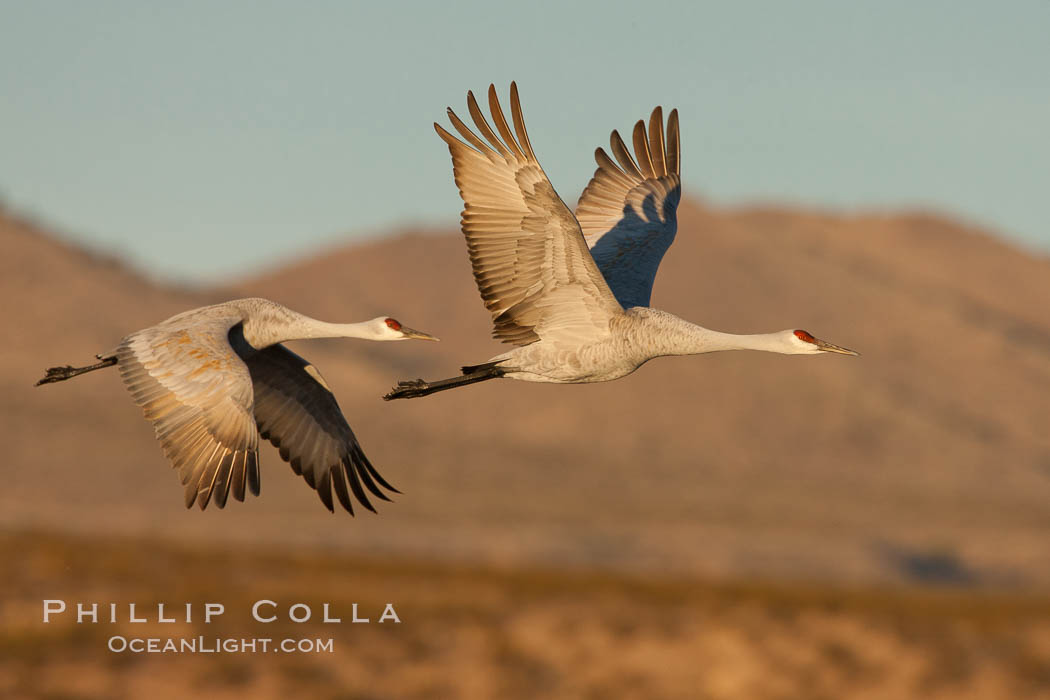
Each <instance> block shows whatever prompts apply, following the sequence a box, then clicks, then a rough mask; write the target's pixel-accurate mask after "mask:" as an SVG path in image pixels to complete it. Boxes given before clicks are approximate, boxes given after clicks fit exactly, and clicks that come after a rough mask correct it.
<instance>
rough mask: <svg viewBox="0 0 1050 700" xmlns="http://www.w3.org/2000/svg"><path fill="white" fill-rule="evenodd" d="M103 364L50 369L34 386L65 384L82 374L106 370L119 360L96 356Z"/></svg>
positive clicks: (113, 356) (113, 357)
mask: <svg viewBox="0 0 1050 700" xmlns="http://www.w3.org/2000/svg"><path fill="white" fill-rule="evenodd" d="M95 357H97V358H98V359H99V360H101V362H98V363H96V364H93V365H88V366H87V367H73V366H72V365H65V366H63V367H48V368H47V371H46V373H45V374H44V376H43V378H42V379H39V380H37V383H36V384H34V385H33V386H40V385H41V384H53V383H54V382H64V381H65V380H67V379H72V378H73V377H76V376H79V375H81V374H87V373H88V372H94V371H95V370H96V369H104V368H106V367H112V366H113V365H115V364H117V358H116V356H115V355H111V356H108V357H105V356H102V355H95Z"/></svg>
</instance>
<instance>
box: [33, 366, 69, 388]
mask: <svg viewBox="0 0 1050 700" xmlns="http://www.w3.org/2000/svg"><path fill="white" fill-rule="evenodd" d="M76 370H77V368H76V367H74V366H73V365H66V366H64V367H48V369H47V374H45V375H44V378H43V379H41V380H40V381H38V382H37V383H36V384H34V385H33V386H40V385H41V384H51V383H52V382H61V381H65V380H66V379H69V378H71V377H75V376H77V375H78V374H79V372H77V371H76Z"/></svg>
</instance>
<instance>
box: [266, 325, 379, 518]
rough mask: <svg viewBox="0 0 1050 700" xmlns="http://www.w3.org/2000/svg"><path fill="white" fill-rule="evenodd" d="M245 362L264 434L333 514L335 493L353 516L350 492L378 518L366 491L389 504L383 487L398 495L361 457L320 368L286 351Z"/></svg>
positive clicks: (273, 349) (272, 348)
mask: <svg viewBox="0 0 1050 700" xmlns="http://www.w3.org/2000/svg"><path fill="white" fill-rule="evenodd" d="M245 361H246V362H247V365H248V371H249V372H250V373H251V380H252V385H253V386H254V387H255V419H256V421H257V422H258V427H259V433H260V434H261V435H262V437H263V438H264V439H268V440H269V441H270V442H272V443H273V444H274V446H275V447H277V448H278V450H280V453H281V458H282V459H284V460H285V461H286V462H288V463H289V464H291V465H292V469H294V470H295V473H296V474H300V475H302V477H303V478H304V479H305V480H306V483H307V484H309V485H310V488H312V489H316V491H317V494H318V495H319V496H320V497H321V502H322V503H324V504H325V507H327V508H328V510H330V511H334V507H333V501H332V490H333V488H334V490H335V495H336V497H337V498H338V499H339V503H341V504H342V506H343V508H345V509H346V510H347V512H349V513H350V514H351V515H353V514H354V508H353V506H352V505H351V501H350V492H353V494H354V497H355V498H356V499H357V501H358V502H359V503H360V504H361V505H363V506H364V507H365V508H367V509H368V510H370V511H373V512H375V508H373V507H372V504H371V503H369V501H368V496H367V495H366V494H365V489H367V490H368V491H371V492H372V494H373V495H375V496H376V497H377V498H381V499H383V500H384V501H388V500H390V499H389V498H387V496H386V495H385V494H384V493H383V491H382V490H381V489H380V486H382V487H383V488H386V489H388V490H390V491H393V492H395V493H398V491H397V489H395V488H394V487H393V486H391V485H390V484H388V483H387V482H386V481H385V480H384V479H383V477H381V476H380V475H379V473H378V472H377V471H376V470H375V468H374V467H373V466H372V464H371V463H370V462H369V461H368V458H367V457H365V453H364V452H362V451H361V445H360V443H358V441H357V438H356V437H355V436H354V433H353V431H352V430H350V426H349V425H348V424H347V422H346V419H345V418H344V417H343V413H342V411H340V410H339V404H338V403H336V400H335V396H333V395H332V391H331V390H330V389H329V388H328V384H326V383H325V381H324V378H323V377H321V374H320V373H319V372H318V371H317V368H315V367H314V366H313V365H312V364H310V363H309V362H307V361H306V360H304V359H303V358H302V357H300V356H299V355H296V354H295V353H294V352H292V351H291V350H289V349H288V348H286V347H284V346H282V345H272V346H270V347H268V348H266V349H265V350H262V351H259V352H257V353H252V354H249V355H247V356H246V359H245ZM348 486H349V489H348ZM362 486H363V487H362Z"/></svg>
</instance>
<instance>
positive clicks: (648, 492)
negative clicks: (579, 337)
mask: <svg viewBox="0 0 1050 700" xmlns="http://www.w3.org/2000/svg"><path fill="white" fill-rule="evenodd" d="M0 241H3V249H4V251H5V255H4V256H2V259H0V272H2V275H0V285H3V296H4V298H5V299H8V300H9V305H8V314H9V323H8V328H9V329H10V331H9V337H8V339H7V342H6V343H4V345H3V353H4V359H5V361H4V362H3V363H2V364H0V386H2V387H3V390H4V395H5V397H6V399H5V401H4V402H3V408H2V417H3V419H4V425H5V426H6V427H7V435H6V439H5V447H6V451H7V459H6V465H7V472H8V474H9V487H8V488H7V489H5V490H4V492H3V493H0V523H2V525H3V526H4V527H5V528H8V529H13V528H23V527H44V528H56V529H73V530H77V531H80V532H83V531H85V530H88V531H92V530H94V531H98V532H100V533H101V532H109V533H120V532H127V531H135V532H146V533H153V534H159V535H162V536H167V537H172V538H202V539H209V540H210V539H216V538H220V539H224V540H231V541H237V542H243V543H245V544H247V545H255V546H271V545H273V544H277V545H286V546H309V547H325V548H333V549H345V550H349V551H355V552H368V553H388V554H392V555H396V556H405V557H410V556H411V557H415V556H422V557H435V558H443V559H448V558H452V559H462V560H471V561H474V560H477V561H485V562H490V563H491V562H494V563H501V562H506V563H519V562H532V563H541V564H545V565H556V566H570V567H592V566H596V567H610V568H617V569H629V570H643V571H644V570H653V571H656V570H658V571H664V572H680V573H687V574H703V575H713V576H730V575H739V574H753V575H761V576H768V577H788V578H792V577H794V578H820V579H831V580H839V581H851V580H853V581H895V580H907V579H914V578H932V579H936V578H937V577H938V576H940V577H942V578H945V579H946V580H950V581H952V582H958V583H964V584H989V585H997V584H1009V585H1037V584H1038V585H1045V584H1046V583H1048V582H1050V559H1048V558H1047V557H1046V556H1045V553H1046V552H1047V551H1050V431H1048V430H1047V416H1048V408H1050V400H1048V397H1050V314H1048V313H1047V309H1048V308H1050V261H1048V260H1047V259H1046V258H1043V257H1037V256H1032V255H1029V254H1026V253H1024V252H1023V251H1020V250H1018V249H1016V248H1013V247H1010V246H1009V245H1007V244H1005V243H1003V242H1001V241H999V240H997V239H995V238H993V237H992V236H990V235H988V234H987V233H985V232H982V231H980V230H977V229H974V228H972V227H967V226H964V225H961V224H959V223H956V222H952V221H949V220H946V219H943V218H940V217H936V216H930V215H922V214H907V215H899V216H895V215H853V216H850V215H839V214H834V215H832V214H824V213H820V212H816V211H811V210H793V209H787V208H782V207H749V208H744V209H737V210H720V209H714V208H709V207H707V206H704V205H703V204H701V203H699V202H697V201H696V200H686V201H685V202H683V205H682V207H681V210H680V213H679V232H678V238H677V240H676V242H675V244H674V245H673V246H672V247H671V249H670V251H669V252H668V254H667V256H666V258H665V260H664V263H663V265H662V267H661V271H660V274H659V276H658V277H657V280H656V285H655V288H654V293H653V304H654V306H657V307H659V308H662V309H665V310H667V311H670V312H672V313H675V314H678V315H680V316H682V317H683V318H686V319H688V320H690V321H693V322H696V323H699V324H701V325H704V326H708V327H711V328H716V329H719V330H725V331H732V332H762V331H772V330H780V329H784V328H804V329H806V330H809V331H810V332H812V333H814V334H815V335H817V336H818V337H821V338H825V339H827V340H829V341H831V342H834V343H839V344H842V345H845V346H847V347H851V348H855V349H857V350H859V351H860V352H861V353H862V355H863V356H862V357H861V358H859V359H852V358H845V357H820V358H807V357H801V358H794V357H780V356H769V355H765V354H760V353H720V354H713V355H709V356H702V357H690V358H673V359H660V360H656V361H654V362H651V363H649V364H647V365H646V366H645V367H643V368H641V369H640V370H639V371H638V372H636V373H635V374H633V375H631V376H629V377H627V378H625V379H623V380H619V381H617V382H611V383H608V384H603V385H594V386H564V387H562V386H534V385H527V384H524V383H520V382H511V381H509V380H500V381H495V382H489V383H487V384H485V385H478V386H474V387H468V388H465V389H459V390H456V391H451V392H447V393H444V394H440V395H436V396H433V397H428V398H424V399H418V400H411V401H402V402H395V403H384V402H382V401H381V400H380V399H379V396H380V395H381V394H382V393H383V392H384V391H386V390H387V389H388V388H389V387H390V386H391V385H392V384H393V383H394V382H396V381H397V380H398V379H403V378H411V377H416V376H425V377H427V378H440V377H444V376H451V375H452V374H454V373H455V372H456V371H457V369H458V367H459V365H461V364H465V363H471V362H476V361H479V360H484V359H486V358H488V357H489V356H491V355H492V354H494V353H495V352H496V351H497V350H498V348H499V347H501V346H499V345H498V344H496V343H495V342H494V341H492V340H491V339H490V330H491V328H490V326H489V319H488V312H487V311H486V310H485V308H484V306H483V305H482V303H481V301H480V298H479V296H478V293H477V289H476V288H475V286H474V283H473V280H472V278H471V274H470V265H469V261H468V259H467V255H466V251H465V247H464V245H463V242H462V237H461V236H460V235H459V234H458V233H457V232H455V231H449V232H448V233H447V234H433V233H430V234H428V235H418V234H412V233H405V234H402V235H399V236H397V237H392V238H386V239H381V240H376V241H372V242H369V243H366V244H362V245H356V246H346V247H343V248H333V249H329V250H327V251H325V252H324V254H323V255H321V256H318V257H304V258H303V259H300V260H297V261H293V262H291V263H289V264H288V265H287V266H286V267H283V268H280V269H275V270H272V271H269V272H267V273H265V274H262V275H259V276H257V277H255V278H251V279H246V280H243V281H240V282H236V283H234V284H231V285H230V286H229V287H227V288H224V289H205V290H196V289H181V288H174V287H170V286H160V285H156V284H154V283H152V282H151V281H149V280H148V279H147V278H145V277H143V276H141V275H139V274H137V273H136V272H134V271H133V270H130V269H129V268H127V267H124V266H122V265H119V264H115V263H114V262H113V261H112V260H107V259H104V258H99V256H97V255H90V254H86V253H84V252H83V251H80V250H78V249H77V248H76V247H74V246H72V245H70V244H68V243H63V242H60V241H58V240H56V239H55V238H54V237H52V236H50V235H48V234H47V233H46V232H43V231H39V230H37V229H36V228H34V227H33V226H31V225H27V224H26V223H24V222H20V221H18V220H16V219H13V218H11V217H9V216H4V215H0ZM248 295H258V296H265V297H269V298H272V299H275V300H277V301H280V302H281V303H284V304H287V305H288V306H291V307H292V308H295V309H297V310H300V311H302V312H304V313H307V314H310V315H312V316H316V317H318V318H323V319H326V320H333V321H335V320H346V321H352V320H361V319H365V318H370V317H373V316H376V315H379V314H388V315H391V316H394V317H396V318H398V319H399V320H401V321H402V322H403V323H406V324H408V325H410V326H412V327H414V328H419V329H421V330H425V331H427V332H430V333H433V334H435V335H438V336H439V337H441V338H442V342H441V343H437V344H429V343H428V344H425V347H420V346H421V345H424V344H412V343H395V344H377V343H364V342H353V341H314V342H310V343H297V344H293V346H292V347H293V348H295V349H296V350H297V351H299V352H301V353H302V354H304V355H306V356H307V357H309V358H310V359H311V360H313V361H314V362H315V363H316V364H317V366H318V367H319V368H320V369H321V371H322V372H323V373H324V375H325V376H326V378H327V379H328V381H329V383H330V384H331V385H332V386H333V388H334V390H335V393H336V396H337V397H338V399H339V401H340V404H341V405H342V406H343V409H344V411H345V413H346V414H347V416H348V418H349V420H350V423H351V425H352V426H353V427H354V429H355V431H356V432H357V433H358V435H359V436H360V438H361V440H362V442H363V445H364V448H365V450H366V452H367V453H368V454H369V456H370V457H371V459H372V460H373V461H374V462H375V463H376V464H377V466H378V467H379V468H380V469H381V470H382V472H383V474H384V475H386V476H388V477H389V478H390V479H391V480H392V481H393V483H394V485H395V486H398V487H399V488H400V489H401V490H402V491H404V495H403V496H401V497H399V498H398V499H397V502H396V503H393V504H382V507H381V509H380V515H379V516H378V517H376V516H372V515H371V514H367V513H366V514H364V515H360V516H358V517H356V518H354V519H350V518H348V517H345V516H332V515H330V514H329V513H328V512H327V511H325V510H324V509H323V508H322V507H321V505H320V503H319V502H318V501H317V498H316V495H314V494H313V493H311V491H310V490H309V489H308V488H307V487H306V486H305V485H304V484H302V483H301V480H300V479H299V478H298V477H295V476H294V475H293V474H292V473H291V470H290V469H289V468H288V467H287V465H285V464H283V463H281V462H280V461H279V460H278V459H276V455H274V454H270V452H271V451H270V450H269V448H268V447H264V449H263V455H264V458H263V475H262V482H263V484H262V496H261V497H260V498H258V499H250V500H249V501H248V502H247V503H244V504H240V503H234V504H232V505H230V506H228V507H227V509H226V510H225V511H218V510H213V509H211V508H209V510H208V511H206V512H204V513H200V512H198V511H190V512H187V511H185V510H184V509H183V508H182V505H181V488H180V486H179V484H178V483H177V479H176V475H175V474H174V472H172V471H171V470H170V469H169V467H168V466H167V464H166V463H165V461H164V458H163V455H162V454H161V451H160V449H159V447H158V446H157V445H156V443H155V441H154V440H153V436H152V431H151V429H150V427H149V426H148V425H147V424H146V422H145V421H143V420H142V419H141V416H140V415H139V411H138V409H137V408H136V407H135V406H134V405H133V404H132V403H131V401H130V399H129V398H128V397H127V396H126V395H125V393H124V391H123V389H122V388H121V386H120V382H119V378H118V377H117V375H116V373H114V372H99V373H94V374H92V375H88V376H86V377H83V378H80V379H78V380H77V381H73V382H68V383H64V384H60V385H53V386H47V387H42V388H37V389H34V388H33V387H32V386H31V385H32V382H33V381H35V379H37V378H38V376H39V375H40V374H41V373H42V372H43V369H44V368H45V367H47V366H50V365H57V364H67V363H72V364H78V363H82V362H87V361H90V360H91V358H92V355H93V354H94V353H95V352H100V351H104V350H107V349H109V348H111V347H113V345H115V344H116V342H117V341H118V340H119V339H120V337H121V336H122V335H124V334H125V333H127V332H130V331H132V330H135V329H138V328H141V327H144V326H147V325H150V324H152V323H155V322H156V321H159V320H161V319H163V318H165V317H167V316H169V315H171V314H174V313H176V312H178V311H180V310H183V309H186V308H190V307H192V306H198V305H202V304H206V303H211V302H214V301H219V300H222V299H226V298H232V297H234V296H248Z"/></svg>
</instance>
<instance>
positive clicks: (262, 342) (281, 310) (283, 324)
mask: <svg viewBox="0 0 1050 700" xmlns="http://www.w3.org/2000/svg"><path fill="white" fill-rule="evenodd" d="M374 337H375V332H374V331H372V330H371V327H370V325H369V323H368V322H367V321H366V322H363V323H328V322H326V321H318V320H317V319H316V318H310V317H309V316H304V315H303V314H300V313H297V312H295V311H292V310H291V309H287V308H285V307H282V306H278V305H276V304H275V305H273V307H266V308H261V309H258V308H257V309H254V310H253V311H252V313H251V314H248V317H247V318H246V319H245V321H244V339H245V340H247V341H248V342H249V343H251V345H252V347H254V348H256V349H258V350H261V349H263V348H266V347H269V346H271V345H273V344H275V343H283V342H285V341H287V340H306V339H308V338H374Z"/></svg>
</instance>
